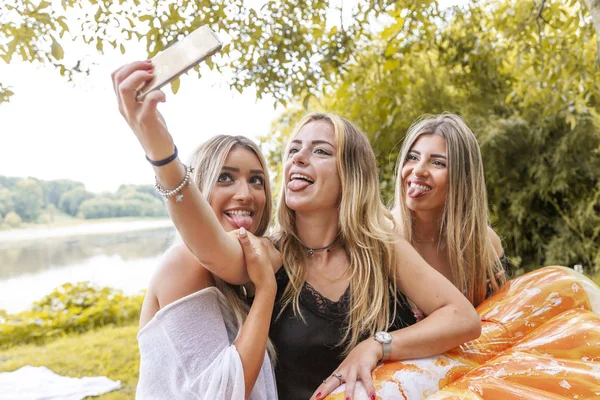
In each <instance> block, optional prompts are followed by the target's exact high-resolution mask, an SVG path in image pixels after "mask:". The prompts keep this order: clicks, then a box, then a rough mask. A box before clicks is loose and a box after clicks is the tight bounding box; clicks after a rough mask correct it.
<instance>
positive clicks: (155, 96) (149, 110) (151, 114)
mask: <svg viewBox="0 0 600 400" xmlns="http://www.w3.org/2000/svg"><path fill="white" fill-rule="evenodd" d="M166 100H167V97H166V96H165V93H164V92H163V91H162V90H153V91H151V92H150V93H148V94H147V95H146V97H145V98H144V102H143V103H142V109H141V112H140V116H142V118H144V119H146V118H147V119H148V121H156V120H159V121H161V122H162V123H163V124H164V125H165V126H166V124H165V119H164V118H163V117H162V115H161V114H160V113H159V112H158V110H157V108H156V106H157V105H158V103H164V102H165V101H166Z"/></svg>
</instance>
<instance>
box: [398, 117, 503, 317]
mask: <svg viewBox="0 0 600 400" xmlns="http://www.w3.org/2000/svg"><path fill="white" fill-rule="evenodd" d="M423 135H439V136H441V137H442V138H444V140H445V141H446V151H447V157H448V185H447V189H446V202H445V206H444V212H443V215H442V218H441V226H440V235H441V239H442V240H443V241H444V242H445V244H446V248H447V252H448V253H447V254H448V259H449V261H450V270H451V271H452V278H453V283H454V285H455V286H456V287H457V288H458V289H459V290H460V291H461V292H462V293H463V294H464V295H465V297H466V298H467V299H469V301H471V303H472V304H473V305H474V306H475V307H476V306H478V305H479V304H480V303H481V302H482V301H483V300H484V299H485V296H486V292H487V288H488V279H489V280H490V283H491V285H492V289H493V290H494V291H495V290H497V289H498V288H499V287H500V286H501V285H503V284H504V282H505V277H504V275H503V274H498V273H499V272H501V271H502V265H501V263H500V259H499V257H498V254H497V252H496V250H495V249H494V246H493V244H492V241H491V239H490V237H489V234H488V227H489V226H490V221H489V214H488V202H487V193H486V188H485V176H484V173H483V161H482V159H481V151H480V149H479V144H478V143H477V138H476V137H475V135H474V134H473V132H472V131H471V130H470V129H469V127H468V126H467V125H466V124H465V122H464V121H463V120H462V118H460V117H459V116H457V115H454V114H450V113H444V114H439V115H425V116H423V117H422V118H421V119H420V120H418V121H417V122H415V123H414V124H413V125H412V126H411V127H410V128H409V129H408V132H407V134H406V137H405V139H404V143H403V144H402V149H401V150H400V155H399V156H398V161H397V163H396V174H395V176H396V186H395V201H394V208H393V214H394V217H395V218H396V224H397V227H398V231H399V233H400V234H401V235H402V236H404V238H406V240H408V241H409V242H412V239H413V224H414V216H413V213H412V211H411V210H410V209H409V208H408V206H407V205H406V193H405V191H406V185H403V184H402V178H401V173H402V166H403V165H404V162H405V161H406V158H407V156H408V153H409V151H410V150H411V149H412V147H413V145H414V143H415V142H416V141H417V139H419V137H421V136H423Z"/></svg>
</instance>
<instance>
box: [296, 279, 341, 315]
mask: <svg viewBox="0 0 600 400" xmlns="http://www.w3.org/2000/svg"><path fill="white" fill-rule="evenodd" d="M300 301H301V302H302V304H303V305H304V306H306V307H307V308H309V309H310V310H311V311H313V312H314V313H316V314H319V315H320V316H322V317H323V318H327V319H329V320H335V319H339V318H346V316H347V314H348V310H349V309H350V287H349V286H348V288H347V289H346V291H345V292H344V294H343V295H342V297H340V299H339V300H338V301H332V300H330V299H328V298H327V297H325V296H323V295H322V294H321V293H319V292H318V291H317V290H316V289H315V288H314V287H312V285H311V284H310V283H308V282H304V286H303V287H302V291H301V292H300Z"/></svg>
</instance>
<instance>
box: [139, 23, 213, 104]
mask: <svg viewBox="0 0 600 400" xmlns="http://www.w3.org/2000/svg"><path fill="white" fill-rule="evenodd" d="M222 47H223V43H221V41H220V40H219V38H218V37H217V35H216V34H215V33H214V32H213V31H212V30H211V29H210V28H209V27H208V26H206V25H205V26H201V27H200V28H198V29H196V30H195V31H193V32H192V33H190V34H189V35H187V36H186V37H184V38H183V39H182V40H180V41H178V42H176V43H173V44H172V45H171V46H169V47H167V48H166V49H164V50H163V51H161V52H160V53H158V54H157V55H155V56H154V57H153V58H152V66H153V67H154V78H153V79H152V80H151V81H149V82H146V83H145V84H144V86H142V87H141V88H140V89H139V90H138V94H137V96H136V100H138V101H142V100H143V99H144V97H146V95H147V94H148V93H150V92H151V91H153V90H158V89H160V88H162V87H163V86H165V85H166V84H168V83H170V82H172V81H174V80H175V79H177V78H178V77H179V76H180V75H181V74H184V73H186V72H187V71H188V70H189V69H190V68H193V67H195V66H196V65H198V64H200V63H201V62H202V61H204V60H205V59H207V58H208V57H210V56H212V55H213V54H215V53H216V52H218V51H219V50H221V48H222Z"/></svg>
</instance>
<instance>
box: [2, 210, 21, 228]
mask: <svg viewBox="0 0 600 400" xmlns="http://www.w3.org/2000/svg"><path fill="white" fill-rule="evenodd" d="M4 223H5V224H6V225H8V226H10V227H11V228H18V227H19V226H21V223H23V220H22V219H21V217H19V214H17V213H16V212H14V211H11V212H9V213H8V214H6V216H5V217H4Z"/></svg>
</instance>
